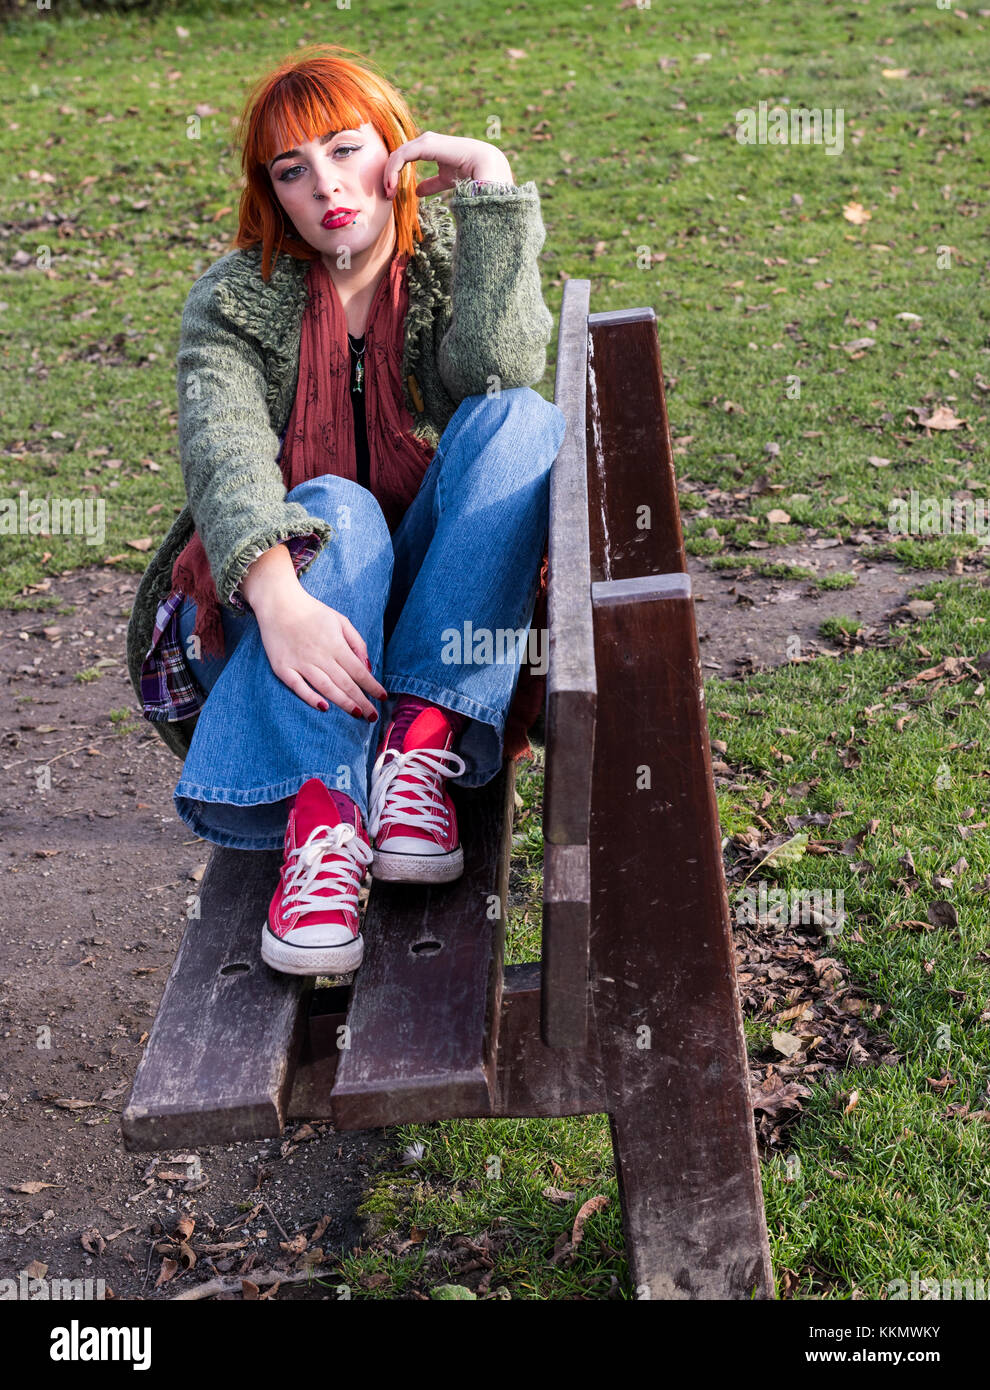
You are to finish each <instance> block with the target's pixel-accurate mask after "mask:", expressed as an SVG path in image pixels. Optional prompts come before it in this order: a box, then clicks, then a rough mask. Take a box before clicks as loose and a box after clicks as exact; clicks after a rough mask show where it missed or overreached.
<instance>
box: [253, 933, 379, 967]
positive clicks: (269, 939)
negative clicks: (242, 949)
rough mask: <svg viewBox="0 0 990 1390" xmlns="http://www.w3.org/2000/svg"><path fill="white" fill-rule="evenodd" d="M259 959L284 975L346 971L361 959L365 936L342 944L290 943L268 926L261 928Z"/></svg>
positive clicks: (357, 964) (356, 964) (359, 962)
mask: <svg viewBox="0 0 990 1390" xmlns="http://www.w3.org/2000/svg"><path fill="white" fill-rule="evenodd" d="M261 959H262V960H263V961H264V962H265V964H266V965H270V966H271V968H272V969H273V970H280V971H281V972H282V974H283V975H346V974H347V973H348V971H350V970H356V969H357V968H358V966H359V965H360V964H361V961H362V960H363V959H364V937H363V936H360V935H358V936H356V937H355V938H354V940H353V941H347V942H344V944H343V945H341V946H292V945H290V944H289V943H288V942H287V941H280V940H279V938H278V937H277V936H275V935H274V933H273V932H271V931H270V930H269V928H268V923H267V922H266V923H265V925H264V926H263V927H262V929H261Z"/></svg>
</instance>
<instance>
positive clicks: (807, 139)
mask: <svg viewBox="0 0 990 1390" xmlns="http://www.w3.org/2000/svg"><path fill="white" fill-rule="evenodd" d="M844 128H845V112H844V111H843V108H842V107H841V106H840V107H838V108H836V109H834V110H833V108H832V107H830V106H826V107H825V108H824V110H823V109H822V108H821V107H818V106H814V107H808V106H795V107H794V108H793V109H792V108H791V107H789V106H773V107H771V106H770V104H769V102H766V101H761V102H760V104H759V107H758V108H757V109H756V110H754V109H753V107H752V106H743V107H741V108H740V109H739V110H738V111H737V112H736V139H737V141H738V142H739V144H740V145H824V147H825V153H826V154H841V153H842V148H843V131H844Z"/></svg>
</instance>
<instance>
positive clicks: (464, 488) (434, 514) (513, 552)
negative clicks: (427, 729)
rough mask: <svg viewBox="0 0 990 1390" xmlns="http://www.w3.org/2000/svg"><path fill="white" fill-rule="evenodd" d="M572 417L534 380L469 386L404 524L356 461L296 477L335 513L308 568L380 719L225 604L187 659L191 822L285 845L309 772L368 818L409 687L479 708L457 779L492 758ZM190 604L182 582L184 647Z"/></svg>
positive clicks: (300, 492)
mask: <svg viewBox="0 0 990 1390" xmlns="http://www.w3.org/2000/svg"><path fill="white" fill-rule="evenodd" d="M564 432H565V421H564V416H563V413H562V412H561V411H560V410H559V409H558V408H557V406H555V405H553V404H552V403H551V402H550V401H546V400H544V398H543V397H542V396H541V395H540V394H539V392H537V391H535V390H533V389H532V388H531V387H518V388H515V389H511V390H505V391H502V392H501V393H499V394H497V395H494V396H487V395H484V396H483V395H477V396H468V397H467V398H466V399H465V400H463V401H462V402H461V404H460V405H459V406H458V408H457V410H456V412H455V413H454V415H453V416H452V418H451V420H450V423H449V424H448V425H447V428H446V429H445V430H444V432H443V435H442V436H441V439H440V444H439V447H438V449H437V452H436V454H435V455H434V458H433V460H432V462H431V463H430V466H429V468H428V469H427V470H426V473H425V474H424V475H423V480H422V482H421V484H420V487H419V491H418V492H417V494H416V496H415V498H414V499H413V501H412V503H411V505H410V506H409V508H408V510H407V511H406V513H405V515H404V516H403V518H402V520H401V522H400V523H399V525H398V526H397V527H396V529H395V532H394V533H393V534H391V535H390V534H389V530H388V525H387V523H386V521H385V517H384V515H383V513H382V509H381V507H380V506H379V505H378V502H377V501H376V499H375V498H374V496H373V495H372V493H371V492H369V491H368V489H367V488H364V487H361V486H360V485H359V484H358V483H355V482H351V481H350V480H349V479H347V478H340V477H336V476H334V475H331V474H325V475H323V476H321V477H317V478H311V479H309V480H308V481H306V482H304V483H300V484H299V486H298V487H295V488H293V489H292V490H291V491H290V492H288V493H287V497H288V499H289V500H291V501H293V502H301V503H302V504H303V506H304V507H305V508H306V510H307V511H308V512H310V514H311V515H314V516H321V517H324V518H325V519H326V520H327V521H329V522H330V523H331V524H332V525H333V527H334V528H335V531H336V534H335V535H334V536H333V537H332V538H331V539H330V540H329V541H328V542H327V543H326V544H325V545H324V546H323V548H322V549H321V550H320V553H319V554H318V555H317V556H316V558H315V559H314V560H313V561H312V562H311V563H310V565H309V567H308V568H307V569H305V570H304V571H303V572H302V574H300V575H299V582H300V584H301V585H302V587H303V588H304V589H305V590H306V591H307V593H310V594H312V595H313V596H314V597H316V598H318V599H320V600H321V601H322V602H323V603H325V604H327V605H328V607H331V608H334V609H336V610H337V611H338V612H340V613H344V614H345V615H346V616H347V617H348V618H349V619H350V620H351V622H352V623H353V624H354V626H355V627H356V628H357V630H358V632H360V634H361V636H362V637H363V638H364V640H365V642H366V644H367V647H368V657H369V659H370V661H371V664H372V669H373V671H374V673H375V676H376V677H378V679H380V681H381V683H382V685H384V687H385V689H386V690H387V691H388V694H389V698H388V700H386V701H385V702H384V703H380V702H379V701H377V700H376V699H375V698H374V697H373V696H371V695H369V696H368V699H369V700H370V701H371V703H372V704H373V705H374V706H375V708H376V709H377V710H378V712H379V719H378V722H377V723H368V721H367V720H365V719H363V718H361V719H358V718H356V717H355V716H354V715H352V714H349V713H346V712H345V711H344V710H342V709H341V708H340V707H339V706H338V705H335V704H331V705H330V708H329V709H328V710H326V711H323V710H318V709H315V708H313V706H311V705H308V704H307V703H306V702H305V701H304V700H303V699H301V698H300V696H298V695H296V694H295V692H294V691H292V690H290V689H289V687H288V686H287V685H285V684H284V683H283V682H282V681H281V680H280V679H279V678H278V676H276V675H275V673H274V671H273V670H272V669H271V665H270V663H269V660H268V656H267V653H266V652H265V648H264V645H263V643H262V640H261V632H260V629H259V627H258V622H257V619H256V618H255V616H254V614H253V613H248V614H237V613H235V612H234V611H233V610H232V609H230V608H228V607H226V606H225V605H223V604H221V609H220V611H221V618H222V622H223V630H224V642H225V649H226V650H225V655H224V656H223V657H222V658H211V659H208V660H189V668H190V670H191V671H192V674H193V675H194V677H195V678H196V680H197V681H198V682H199V684H200V685H201V686H202V689H203V691H204V692H205V693H206V694H207V699H206V700H205V701H204V704H203V707H202V709H201V711H200V715H199V718H198V720H197V722H196V726H195V728H194V730H193V736H192V741H191V744H190V747H189V752H188V754H187V755H186V759H185V763H184V764H183V769H182V776H181V778H180V780H179V782H178V783H177V785H176V788H175V792H174V795H173V799H174V802H175V807H176V810H177V812H178V814H179V816H180V817H181V818H182V820H184V821H185V822H186V824H187V825H189V826H190V827H191V828H192V829H193V830H194V831H195V832H196V833H197V834H198V835H200V836H202V838H203V839H205V840H210V841H212V842H213V843H214V844H218V845H226V846H228V847H230V848H233V849H281V847H282V842H283V838H284V835H285V827H286V823H287V819H288V814H289V805H290V801H291V798H292V797H293V796H294V795H295V793H296V792H297V791H298V790H299V788H300V787H301V786H302V784H303V782H305V781H306V780H307V779H308V778H310V777H319V778H320V780H321V781H322V782H324V783H325V784H326V785H327V786H328V787H331V788H335V789H338V790H340V791H343V792H346V794H347V795H348V796H350V797H351V798H352V799H353V800H354V801H355V802H357V804H358V806H359V807H360V808H361V813H362V815H363V816H364V818H365V820H367V815H368V782H369V778H370V774H371V769H372V767H373V766H374V762H375V758H376V756H377V751H378V744H379V743H380V741H381V739H382V737H383V736H384V731H385V729H386V728H387V727H388V723H389V719H390V717H391V714H392V711H393V708H394V705H395V697H396V695H398V694H400V693H408V694H411V695H419V696H421V697H422V698H423V699H426V700H429V701H430V702H431V703H433V704H437V705H442V706H443V707H444V708H446V709H452V710H457V711H459V712H460V713H461V714H464V715H466V716H468V719H467V722H466V724H465V725H464V728H463V730H462V732H461V734H460V736H459V737H458V739H457V740H456V742H455V747H456V750H457V752H458V753H459V754H460V756H461V757H462V758H463V759H464V761H465V763H466V764H467V767H466V770H465V772H464V773H463V774H462V775H461V776H460V777H457V778H454V779H452V780H453V781H454V782H455V783H456V784H457V785H461V786H466V787H479V786H483V785H484V783H486V782H488V781H490V780H491V778H492V777H494V776H495V775H496V773H497V772H498V771H499V769H500V768H501V766H502V738H503V733H504V727H505V718H506V714H507V713H508V710H509V706H510V704H511V702H512V697H513V695H514V693H515V690H516V686H517V684H518V679H519V672H520V669H521V665H522V662H523V660H524V659H525V658H526V656H527V650H526V642H525V641H524V640H523V639H524V637H525V636H528V634H529V631H530V626H531V623H532V619H533V610H534V606H535V603H536V595H537V592H538V588H539V569H540V561H541V560H542V558H543V552H544V547H545V545H546V541H547V532H548V520H549V490H550V468H551V465H552V463H553V461H554V459H555V458H556V457H557V453H558V451H559V449H560V446H561V443H562V441H563V437H564ZM195 620H196V605H195V603H193V602H192V600H190V599H187V600H186V602H185V604H184V605H183V607H182V609H181V610H180V617H179V625H180V632H181V636H182V641H183V646H184V648H185V649H186V650H187V651H188V649H189V648H188V637H189V634H190V633H191V632H192V630H193V626H194V623H195ZM486 633H487V634H489V635H488V638H487V642H488V646H487V648H486V639H485V634H486ZM536 636H537V637H538V638H539V639H540V643H542V639H543V637H544V634H536ZM479 639H480V640H481V646H480V648H479V647H478V641H479ZM530 647H532V643H531V642H530ZM539 649H540V647H539V646H538V650H539ZM537 660H538V661H540V660H545V656H542V657H539V656H538V657H537ZM539 669H542V667H540V668H539Z"/></svg>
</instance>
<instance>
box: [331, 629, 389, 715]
mask: <svg viewBox="0 0 990 1390" xmlns="http://www.w3.org/2000/svg"><path fill="white" fill-rule="evenodd" d="M340 626H341V631H342V632H343V634H344V640H345V641H346V642H347V645H348V646H349V647H350V649H351V653H353V655H354V658H355V662H356V664H354V665H352V664H351V663H350V662H348V661H346V660H345V659H343V658H341V665H343V666H344V667H345V669H346V670H347V671H348V672H349V674H350V675H351V676H352V677H353V679H354V680H356V681H357V683H358V684H359V685H360V686H361V687H362V688H363V689H364V690H366V691H367V692H368V694H369V695H374V697H375V699H376V700H387V699H388V691H387V690H386V689H385V687H384V686H383V685H382V683H381V681H378V680H376V679H375V677H374V675H373V674H372V670H371V665H370V658H369V657H368V646H367V643H366V642H365V640H364V638H363V637H362V636H361V634H360V632H358V630H357V628H356V627H355V626H354V624H353V623H352V622H351V620H350V618H348V617H346V616H345V614H343V613H341V615H340Z"/></svg>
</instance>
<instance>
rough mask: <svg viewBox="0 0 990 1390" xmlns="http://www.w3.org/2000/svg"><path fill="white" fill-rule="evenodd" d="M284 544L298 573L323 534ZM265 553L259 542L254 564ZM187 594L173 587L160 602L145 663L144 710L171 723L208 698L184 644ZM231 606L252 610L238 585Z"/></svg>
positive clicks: (241, 610)
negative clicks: (182, 622) (181, 627)
mask: <svg viewBox="0 0 990 1390" xmlns="http://www.w3.org/2000/svg"><path fill="white" fill-rule="evenodd" d="M284 544H285V546H286V547H287V549H288V551H289V554H290V555H291V556H292V564H293V566H294V568H295V571H296V574H298V573H299V570H300V568H301V567H302V565H304V564H305V563H306V562H308V561H309V560H312V559H313V557H314V556H315V555H316V554H317V553H318V551H319V549H320V538H319V536H318V535H317V534H316V533H315V532H314V531H311V532H310V533H309V535H308V536H291V537H290V538H289V539H288V540H287V541H285V542H284ZM261 554H263V551H262V549H261V547H260V546H259V547H257V549H256V551H255V554H254V555H252V557H251V564H253V563H254V561H255V560H256V559H257V558H258V556H259V555H261ZM185 598H186V596H185V594H184V593H183V592H182V590H181V589H173V590H172V592H171V593H170V594H169V596H168V598H166V599H163V600H162V602H161V603H160V604H159V605H158V612H157V613H156V614H155V627H154V631H153V632H152V634H151V649H150V650H149V652H148V655H147V656H146V657H145V659H144V665H143V666H142V667H141V703H142V705H143V706H144V708H143V709H142V714H143V715H144V717H145V719H150V720H152V721H153V722H155V721H161V720H164V721H165V722H167V723H171V722H172V721H174V720H176V719H186V718H188V716H189V715H191V714H196V713H197V711H198V710H200V709H202V707H203V702H204V701H205V699H206V695H205V693H204V692H203V691H202V689H201V687H200V686H199V683H198V682H197V681H196V679H195V677H194V676H193V674H192V672H191V671H190V669H189V665H188V663H187V661H186V653H185V650H184V648H183V645H182V636H181V633H180V630H179V614H180V613H181V611H182V605H183V603H184V602H185ZM230 606H231V607H232V608H234V609H236V610H237V612H238V613H250V612H251V611H252V610H251V605H250V604H249V603H248V601H247V599H246V598H244V596H243V595H242V594H241V592H240V589H235V590H234V592H233V593H232V594H231V595H230Z"/></svg>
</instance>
